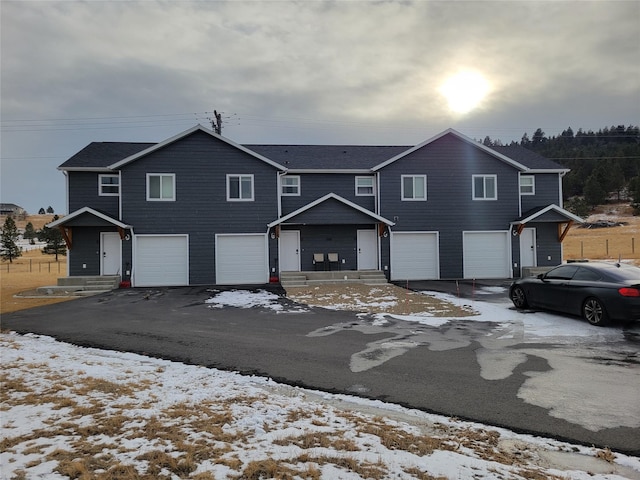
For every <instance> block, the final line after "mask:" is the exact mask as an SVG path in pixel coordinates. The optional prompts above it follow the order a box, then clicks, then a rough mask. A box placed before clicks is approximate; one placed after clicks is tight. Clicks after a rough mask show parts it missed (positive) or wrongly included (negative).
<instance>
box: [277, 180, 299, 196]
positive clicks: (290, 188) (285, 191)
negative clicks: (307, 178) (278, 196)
mask: <svg viewBox="0 0 640 480" xmlns="http://www.w3.org/2000/svg"><path fill="white" fill-rule="evenodd" d="M281 182H282V183H281V187H282V195H285V196H299V195H300V176H299V175H284V176H283V177H282V178H281Z"/></svg>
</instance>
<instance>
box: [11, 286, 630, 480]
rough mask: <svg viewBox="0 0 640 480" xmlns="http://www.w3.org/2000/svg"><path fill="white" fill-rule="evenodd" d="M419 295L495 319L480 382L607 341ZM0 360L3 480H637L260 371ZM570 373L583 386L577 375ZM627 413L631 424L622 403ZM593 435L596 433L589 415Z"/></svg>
mask: <svg viewBox="0 0 640 480" xmlns="http://www.w3.org/2000/svg"><path fill="white" fill-rule="evenodd" d="M425 295H426V296H428V297H429V298H434V299H437V300H438V301H439V302H450V303H454V304H458V306H459V307H465V308H464V310H465V311H468V310H469V309H473V312H474V313H475V314H476V315H475V316H473V317H465V318H464V320H465V321H468V320H469V319H470V318H471V319H473V320H475V321H480V322H494V323H496V324H497V325H498V326H497V327H496V328H495V329H494V330H492V331H491V333H489V334H487V336H486V339H485V341H484V343H483V348H480V349H479V350H478V362H479V363H480V365H481V366H482V369H483V376H486V377H489V378H504V377H505V376H508V375H509V374H510V370H512V369H513V365H517V363H518V362H519V361H521V359H518V358H515V357H514V358H505V357H504V355H503V356H501V357H500V358H492V355H493V356H496V357H497V356H498V353H497V350H498V349H499V348H502V349H503V350H504V348H503V347H504V346H505V345H509V344H512V343H514V342H515V343H522V342H525V343H527V342H530V343H534V344H539V343H540V342H544V341H545V339H546V340H548V341H550V342H554V343H557V342H565V343H566V344H571V343H572V342H573V343H576V342H577V343H580V342H581V341H585V342H586V341H587V338H588V337H592V336H593V335H604V336H605V337H606V338H609V337H610V338H611V339H615V338H618V336H619V335H620V332H619V330H618V331H617V330H615V329H598V328H596V327H591V326H589V325H582V324H581V325H580V327H581V328H579V329H576V320H575V319H572V318H564V317H557V316H553V315H550V314H544V313H540V314H535V315H532V314H526V313H521V312H516V311H514V310H511V309H509V308H507V305H504V304H491V303H485V302H474V301H471V302H470V301H469V300H463V299H458V298H455V297H451V296H448V295H444V294H434V293H427V292H425ZM284 300H288V299H284ZM388 300H389V299H386V300H385V301H388ZM207 303H208V306H209V307H211V308H216V307H217V306H233V307H239V308H248V307H259V308H271V309H274V310H275V311H277V312H278V313H286V312H287V311H290V310H291V309H302V310H296V311H304V306H300V305H296V304H295V303H294V302H290V301H283V298H282V297H279V296H277V295H274V294H271V293H268V292H264V291H262V292H248V291H243V290H235V291H227V292H218V291H212V298H211V299H210V300H209V301H208V302H207ZM469 303H471V304H470V305H468V304H469ZM463 304H464V305H463ZM360 308H362V306H360ZM365 317H366V318H365ZM361 318H362V320H363V325H364V324H366V325H365V326H368V327H370V328H380V327H381V326H384V325H385V322H389V321H390V320H393V321H397V322H399V324H404V323H406V324H414V325H415V324H416V323H422V324H423V325H427V326H434V327H437V326H439V325H442V324H444V323H446V322H453V321H456V317H443V316H435V315H434V314H433V312H421V313H419V314H412V315H390V314H374V315H368V316H367V315H365V314H363V315H361ZM339 328H340V327H339V326H335V329H333V330H331V329H329V330H328V331H326V332H323V333H322V334H332V333H334V331H339ZM363 328H364V327H363ZM451 330H457V329H451ZM434 332H435V329H434ZM434 332H431V333H432V334H434ZM310 334H313V332H310ZM431 336H432V337H433V339H432V340H429V341H433V344H427V346H428V348H459V345H461V344H464V339H454V340H455V341H452V339H450V338H439V337H438V336H437V335H431ZM387 340H388V339H387ZM391 343H392V342H391ZM532 348H534V347H532ZM536 348H537V347H536ZM520 352H524V354H526V352H527V350H526V349H520ZM0 353H1V354H2V365H3V370H2V383H3V388H2V410H1V417H0V418H1V423H2V425H1V427H2V429H1V431H2V439H1V443H0V445H1V448H0V452H1V453H0V472H1V478H2V479H3V480H4V479H7V480H8V479H12V478H15V479H22V478H24V479H39V478H42V479H53V480H55V479H63V478H97V479H105V480H106V479H116V478H117V479H125V480H126V479H129V478H131V479H133V478H144V479H178V478H193V479H197V480H209V479H213V478H216V479H221V478H246V479H252V478H255V479H258V478H309V479H315V478H330V479H358V478H398V479H403V478H406V479H409V478H422V479H427V478H429V479H430V478H447V479H467V478H473V479H483V478H485V479H525V478H528V479H531V478H551V479H554V478H556V479H577V480H580V479H620V478H631V479H640V459H638V458H636V457H630V456H625V455H622V454H618V453H613V452H611V451H609V450H601V449H596V448H587V447H583V446H577V445H571V444H567V443H562V442H557V441H554V440H549V439H544V438H540V437H533V436H528V435H519V434H515V433H513V432H510V431H508V430H505V429H498V428H493V427H487V426H484V425H481V424H475V423H470V422H461V421H457V420H455V419H451V418H447V417H443V416H437V415H431V414H426V413H424V412H420V411H416V410H410V409H405V408H402V407H399V406H397V405H392V404H385V403H382V402H379V401H371V400H365V399H360V398H357V397H351V396H347V395H331V394H326V393H323V392H317V391H310V390H304V389H300V388H294V387H289V386H285V385H281V384H277V383H275V382H273V381H271V380H269V379H264V378H259V377H247V376H241V375H238V374H234V373H230V372H222V371H218V370H215V369H208V368H204V367H198V366H191V365H184V364H180V363H176V362H170V361H166V360H160V359H154V358H148V357H144V356H140V355H135V354H131V353H125V352H115V351H105V350H97V349H87V348H81V347H76V346H73V345H68V344H64V343H60V342H57V341H55V340H53V339H51V338H49V337H41V336H36V335H26V336H18V335H13V334H2V335H0ZM502 354H504V352H502ZM522 354H523V353H518V355H522ZM536 354H539V355H542V354H543V353H541V352H536ZM575 360H576V361H578V358H577V357H576V359H575ZM562 363H563V362H558V365H555V366H554V370H553V371H552V372H549V373H550V375H551V380H549V381H545V376H544V375H538V376H537V377H535V378H532V379H531V380H532V383H531V384H526V385H524V386H523V392H524V393H522V395H523V396H524V397H525V398H527V399H528V401H532V402H535V401H536V399H537V398H538V395H537V394H536V392H540V391H541V389H547V388H549V386H550V385H551V384H553V383H555V384H560V385H562V384H563V382H564V383H566V379H567V377H566V375H565V376H562V375H561V377H560V378H563V381H562V382H558V379H557V378H553V375H554V374H556V375H560V374H562ZM573 367H574V368H576V369H579V366H576V365H573ZM556 368H557V370H556ZM585 371H586V372H588V370H586V369H585ZM577 380H578V381H577V382H576V383H580V382H583V383H586V384H587V387H585V388H588V385H589V383H590V382H589V381H588V379H587V380H586V381H585V379H577ZM631 383H633V382H631ZM634 384H635V385H637V384H638V383H634ZM614 388H615V387H614ZM590 393H591V392H588V391H584V392H580V395H584V396H588V395H590ZM546 397H550V396H548V395H547V396H546ZM597 400H598V401H601V400H600V399H597ZM636 403H637V402H636ZM628 407H629V408H630V409H631V415H630V416H631V417H634V410H633V408H637V407H636V406H635V405H630V406H628ZM545 408H550V409H552V410H553V409H554V408H560V406H558V405H547V406H545ZM622 409H623V408H621V410H622ZM583 413H584V412H583ZM563 414H565V413H563V412H562V411H560V412H559V413H558V416H562V415H563ZM585 415H587V417H595V415H594V416H590V415H589V414H588V412H587V413H585ZM638 418H640V415H638ZM577 421H578V420H577ZM589 421H595V420H593V419H590V420H589ZM613 421H616V422H620V421H621V420H620V419H618V418H614V419H613ZM622 424H624V423H622ZM594 428H595V429H596V430H597V429H598V428H601V427H600V425H599V424H598V423H597V421H595V424H594Z"/></svg>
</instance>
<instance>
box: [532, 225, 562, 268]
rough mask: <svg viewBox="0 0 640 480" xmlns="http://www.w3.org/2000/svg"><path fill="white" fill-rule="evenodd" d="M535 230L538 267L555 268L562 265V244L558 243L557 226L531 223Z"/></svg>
mask: <svg viewBox="0 0 640 480" xmlns="http://www.w3.org/2000/svg"><path fill="white" fill-rule="evenodd" d="M527 226H531V227H535V229H536V253H537V258H536V261H537V262H538V266H539V267H547V266H555V265H560V264H561V263H562V244H561V243H560V242H558V224H556V223H531V224H529V225H527Z"/></svg>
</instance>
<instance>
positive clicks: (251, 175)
mask: <svg viewBox="0 0 640 480" xmlns="http://www.w3.org/2000/svg"><path fill="white" fill-rule="evenodd" d="M234 177H239V178H240V179H242V177H250V178H251V198H231V196H230V193H231V188H230V186H231V185H230V181H231V179H232V178H234ZM254 187H255V181H254V178H253V173H228V174H227V202H253V201H254ZM240 189H242V181H240ZM238 194H239V195H240V197H242V190H240V191H238Z"/></svg>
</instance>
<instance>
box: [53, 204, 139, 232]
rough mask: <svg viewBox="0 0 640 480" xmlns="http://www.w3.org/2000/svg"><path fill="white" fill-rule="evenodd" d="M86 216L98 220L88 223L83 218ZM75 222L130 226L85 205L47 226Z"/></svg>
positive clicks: (70, 224) (94, 224) (93, 224)
mask: <svg viewBox="0 0 640 480" xmlns="http://www.w3.org/2000/svg"><path fill="white" fill-rule="evenodd" d="M85 217H94V218H95V219H96V222H93V223H91V222H90V223H87V222H86V221H83V218H85ZM75 222H80V225H84V226H86V225H92V226H104V225H113V226H115V227H120V228H130V227H129V225H127V224H125V223H122V222H121V221H119V220H116V219H115V218H112V217H110V216H109V215H105V214H104V213H101V212H99V211H97V210H94V209H93V208H90V207H83V208H81V209H79V210H76V211H75V212H73V213H70V214H69V215H65V216H64V217H62V218H59V219H58V220H56V221H54V222H51V223H49V224H47V227H49V228H54V227H59V226H62V225H69V226H73V224H74V223H75Z"/></svg>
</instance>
